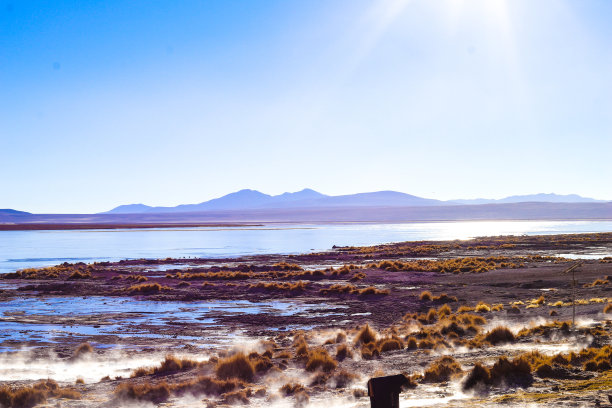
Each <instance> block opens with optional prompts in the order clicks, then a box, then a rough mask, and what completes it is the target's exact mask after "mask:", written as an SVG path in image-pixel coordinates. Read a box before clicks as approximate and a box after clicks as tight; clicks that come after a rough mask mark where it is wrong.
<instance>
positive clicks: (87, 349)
mask: <svg viewBox="0 0 612 408" xmlns="http://www.w3.org/2000/svg"><path fill="white" fill-rule="evenodd" d="M93 351H94V348H93V347H92V346H91V344H89V343H81V344H79V345H78V347H77V348H76V350H74V353H73V354H72V358H73V359H77V358H81V357H83V356H85V355H86V354H91V353H93Z"/></svg>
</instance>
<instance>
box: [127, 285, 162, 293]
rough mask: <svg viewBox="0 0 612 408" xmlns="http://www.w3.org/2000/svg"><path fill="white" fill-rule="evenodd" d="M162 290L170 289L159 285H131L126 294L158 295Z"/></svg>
mask: <svg viewBox="0 0 612 408" xmlns="http://www.w3.org/2000/svg"><path fill="white" fill-rule="evenodd" d="M162 290H170V288H169V287H168V286H162V285H160V284H159V283H141V284H140V285H133V286H130V287H129V288H128V292H130V293H132V294H151V293H159V292H161V291H162Z"/></svg>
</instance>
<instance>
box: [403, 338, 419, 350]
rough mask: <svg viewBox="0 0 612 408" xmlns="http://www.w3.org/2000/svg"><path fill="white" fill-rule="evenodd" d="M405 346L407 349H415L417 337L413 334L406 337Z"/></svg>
mask: <svg viewBox="0 0 612 408" xmlns="http://www.w3.org/2000/svg"><path fill="white" fill-rule="evenodd" d="M406 348H407V349H408V350H416V349H417V348H418V344H417V339H416V338H415V337H414V336H410V337H408V340H406Z"/></svg>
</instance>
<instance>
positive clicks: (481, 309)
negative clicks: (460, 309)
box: [474, 302, 491, 313]
mask: <svg viewBox="0 0 612 408" xmlns="http://www.w3.org/2000/svg"><path fill="white" fill-rule="evenodd" d="M474 311H475V312H477V313H487V312H490V311H491V306H490V305H488V304H486V303H484V302H478V304H477V305H476V307H475V309H474Z"/></svg>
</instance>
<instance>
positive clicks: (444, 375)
mask: <svg viewBox="0 0 612 408" xmlns="http://www.w3.org/2000/svg"><path fill="white" fill-rule="evenodd" d="M461 371H462V370H461V366H460V365H459V363H457V361H456V360H455V359H454V358H453V357H451V356H444V357H441V358H439V359H438V360H436V361H434V362H433V363H432V364H431V365H430V366H429V367H427V369H426V370H425V373H424V374H423V382H426V383H434V382H446V381H448V380H450V378H451V376H454V375H455V374H459V373H461Z"/></svg>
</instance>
